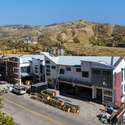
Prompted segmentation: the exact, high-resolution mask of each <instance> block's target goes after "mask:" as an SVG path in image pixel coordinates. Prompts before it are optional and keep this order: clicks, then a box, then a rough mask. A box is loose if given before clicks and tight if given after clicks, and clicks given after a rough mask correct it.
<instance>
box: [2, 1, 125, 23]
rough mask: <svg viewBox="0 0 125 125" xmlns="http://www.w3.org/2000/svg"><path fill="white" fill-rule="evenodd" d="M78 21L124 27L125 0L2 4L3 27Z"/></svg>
mask: <svg viewBox="0 0 125 125" xmlns="http://www.w3.org/2000/svg"><path fill="white" fill-rule="evenodd" d="M79 19H84V20H88V21H94V22H105V23H113V24H121V25H125V0H0V25H6V24H32V25H46V24H51V23H58V22H66V21H74V20H79Z"/></svg>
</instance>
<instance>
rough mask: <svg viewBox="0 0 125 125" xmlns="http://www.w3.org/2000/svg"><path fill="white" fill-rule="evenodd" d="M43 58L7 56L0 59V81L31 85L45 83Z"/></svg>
mask: <svg viewBox="0 0 125 125" xmlns="http://www.w3.org/2000/svg"><path fill="white" fill-rule="evenodd" d="M44 66H45V63H44V56H41V55H20V56H19V55H8V56H3V57H1V59H0V74H1V75H0V76H1V77H0V80H4V81H7V82H9V83H18V84H19V83H20V84H33V83H39V82H44V81H45V71H44Z"/></svg>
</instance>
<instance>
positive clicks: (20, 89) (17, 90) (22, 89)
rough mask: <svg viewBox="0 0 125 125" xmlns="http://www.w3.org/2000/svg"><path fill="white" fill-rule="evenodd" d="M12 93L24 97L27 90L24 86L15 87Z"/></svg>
mask: <svg viewBox="0 0 125 125" xmlns="http://www.w3.org/2000/svg"><path fill="white" fill-rule="evenodd" d="M12 92H13V93H16V94H19V95H24V94H25V93H26V88H25V87H24V86H20V85H14V86H13V90H12Z"/></svg>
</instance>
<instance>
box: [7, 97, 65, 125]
mask: <svg viewBox="0 0 125 125" xmlns="http://www.w3.org/2000/svg"><path fill="white" fill-rule="evenodd" d="M6 101H7V102H9V103H11V104H14V105H16V106H17V107H19V108H22V109H23V110H25V111H28V112H30V113H32V114H34V115H36V116H39V117H42V118H45V119H47V120H48V121H50V122H53V123H56V124H57V125H64V124H62V123H60V122H58V121H56V120H54V119H52V118H51V117H49V116H47V115H43V114H40V113H38V112H35V111H33V110H31V109H28V108H26V107H24V106H23V105H21V104H18V103H15V102H13V101H11V100H9V99H7V100H6Z"/></svg>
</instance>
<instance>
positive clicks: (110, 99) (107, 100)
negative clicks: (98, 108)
mask: <svg viewBox="0 0 125 125" xmlns="http://www.w3.org/2000/svg"><path fill="white" fill-rule="evenodd" d="M104 101H106V102H112V97H108V96H104Z"/></svg>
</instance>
